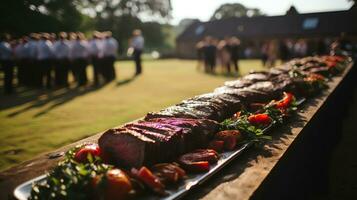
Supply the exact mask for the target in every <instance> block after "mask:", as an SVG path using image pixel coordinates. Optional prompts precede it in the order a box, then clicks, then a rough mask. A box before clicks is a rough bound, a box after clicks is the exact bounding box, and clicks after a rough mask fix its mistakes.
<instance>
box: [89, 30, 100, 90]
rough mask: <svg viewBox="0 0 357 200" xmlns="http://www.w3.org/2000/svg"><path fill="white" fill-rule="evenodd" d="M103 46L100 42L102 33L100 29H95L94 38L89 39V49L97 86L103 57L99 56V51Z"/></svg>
mask: <svg viewBox="0 0 357 200" xmlns="http://www.w3.org/2000/svg"><path fill="white" fill-rule="evenodd" d="M102 46H103V45H101V42H100V33H99V32H98V31H94V33H93V37H92V39H91V40H89V41H88V50H89V54H90V57H91V62H92V66H93V76H94V85H96V86H98V84H99V78H100V75H101V74H102V72H101V59H100V58H99V51H102V49H103V47H102Z"/></svg>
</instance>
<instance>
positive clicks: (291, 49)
mask: <svg viewBox="0 0 357 200" xmlns="http://www.w3.org/2000/svg"><path fill="white" fill-rule="evenodd" d="M336 46H338V47H340V48H341V49H343V50H345V51H347V52H354V51H355V50H354V49H357V46H356V47H354V46H353V43H351V42H350V41H349V40H348V39H347V37H346V35H345V34H344V33H341V35H340V37H338V38H323V37H321V38H314V39H280V40H279V39H271V40H264V41H250V42H249V41H246V42H244V43H243V44H241V42H240V40H239V39H238V38H236V37H225V38H224V39H222V40H219V39H216V38H213V37H211V36H207V37H205V38H204V40H202V41H199V42H198V43H197V44H196V51H197V57H198V61H199V66H201V65H202V64H203V65H204V67H205V71H206V72H215V68H216V66H217V65H218V66H221V67H222V69H223V71H226V72H227V73H231V71H232V70H231V67H232V66H233V72H236V73H238V72H239V65H238V62H239V59H240V58H248V59H251V58H255V59H256V58H260V59H261V61H262V64H263V66H264V67H267V68H270V67H273V66H275V65H276V62H277V61H278V60H280V61H281V62H286V61H289V60H291V59H293V58H301V57H305V56H311V55H326V54H329V53H330V51H331V50H333V49H334V48H336Z"/></svg>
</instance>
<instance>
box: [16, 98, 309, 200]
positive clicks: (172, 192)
mask: <svg viewBox="0 0 357 200" xmlns="http://www.w3.org/2000/svg"><path fill="white" fill-rule="evenodd" d="M305 100H306V99H305V98H301V99H298V100H297V101H296V103H297V105H301V104H302V103H304V102H305ZM271 128H272V127H271V126H269V127H267V128H265V129H264V130H263V132H264V133H267V132H268V131H269V130H270V129H271ZM252 145H253V142H247V143H245V144H242V145H241V146H240V147H239V148H237V149H235V150H233V151H227V152H223V153H220V158H219V160H218V162H217V163H216V164H214V165H211V169H210V170H209V171H208V172H206V173H202V174H188V175H187V178H186V179H185V180H184V181H183V183H181V184H180V185H179V186H178V187H175V188H173V189H167V190H165V191H166V192H167V194H168V195H167V196H164V197H159V196H157V195H154V194H152V195H145V196H142V197H139V199H142V200H154V199H155V200H157V199H160V200H176V199H180V198H181V197H183V196H184V195H186V194H187V193H188V192H189V191H190V190H191V189H192V188H194V187H197V186H199V185H200V184H202V183H203V182H205V181H206V180H207V179H209V178H210V177H212V176H213V175H214V174H216V173H217V172H218V171H219V170H220V169H222V168H223V167H224V166H225V165H227V164H228V163H230V162H231V161H232V160H234V159H235V158H236V157H238V156H239V155H240V154H242V153H243V152H244V150H246V149H247V148H249V147H250V146H252ZM45 179H46V175H41V176H38V177H36V178H34V179H31V180H29V181H27V182H25V183H23V184H21V185H19V186H17V187H16V188H15V190H14V196H15V197H16V198H17V199H19V200H27V199H28V198H29V197H30V194H31V189H32V185H33V184H34V183H39V182H42V181H45Z"/></svg>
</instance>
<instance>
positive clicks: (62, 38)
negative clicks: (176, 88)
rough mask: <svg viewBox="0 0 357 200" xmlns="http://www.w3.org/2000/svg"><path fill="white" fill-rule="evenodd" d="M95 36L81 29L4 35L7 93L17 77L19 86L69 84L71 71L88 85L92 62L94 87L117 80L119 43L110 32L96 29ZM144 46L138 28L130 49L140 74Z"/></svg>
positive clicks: (0, 60) (0, 59)
mask: <svg viewBox="0 0 357 200" xmlns="http://www.w3.org/2000/svg"><path fill="white" fill-rule="evenodd" d="M92 35H93V36H92V37H91V38H90V39H87V38H86V37H85V35H84V34H83V33H81V32H70V33H66V32H60V33H58V34H54V33H31V34H29V35H26V36H23V37H21V38H18V39H11V37H10V35H8V34H5V35H4V36H3V37H2V38H1V43H0V67H1V68H2V70H3V72H4V91H5V93H12V92H13V87H14V86H13V83H14V81H13V80H14V79H15V78H17V81H18V85H22V86H26V87H35V88H52V87H67V86H68V85H69V79H68V77H69V76H68V75H69V73H72V75H73V77H74V81H75V82H76V84H77V86H84V85H87V83H88V75H87V66H88V65H89V64H92V66H93V73H94V74H93V77H94V78H93V82H94V85H95V86H97V85H99V84H102V83H107V82H110V81H112V80H114V79H115V78H116V74H115V69H114V62H115V60H116V57H117V52H118V42H117V40H116V39H115V38H114V37H112V33H111V32H110V31H105V32H98V31H94V32H93V34H92ZM143 46H144V39H143V37H142V36H141V31H140V30H135V31H134V32H133V37H132V39H131V41H130V48H132V53H133V57H134V59H135V62H136V65H137V67H136V74H140V73H141V53H142V50H143ZM15 69H16V71H17V73H14V71H15ZM15 74H16V75H17V77H14V75H15Z"/></svg>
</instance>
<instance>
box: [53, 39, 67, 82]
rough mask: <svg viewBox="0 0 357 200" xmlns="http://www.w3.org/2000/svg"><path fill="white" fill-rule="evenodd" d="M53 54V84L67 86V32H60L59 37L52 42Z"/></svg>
mask: <svg viewBox="0 0 357 200" xmlns="http://www.w3.org/2000/svg"><path fill="white" fill-rule="evenodd" d="M53 51H54V54H55V84H56V86H68V71H69V65H70V63H69V59H68V57H69V52H70V47H69V45H68V43H67V33H65V32H60V33H59V39H58V40H57V41H56V42H55V43H54V47H53Z"/></svg>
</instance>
